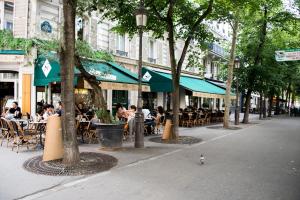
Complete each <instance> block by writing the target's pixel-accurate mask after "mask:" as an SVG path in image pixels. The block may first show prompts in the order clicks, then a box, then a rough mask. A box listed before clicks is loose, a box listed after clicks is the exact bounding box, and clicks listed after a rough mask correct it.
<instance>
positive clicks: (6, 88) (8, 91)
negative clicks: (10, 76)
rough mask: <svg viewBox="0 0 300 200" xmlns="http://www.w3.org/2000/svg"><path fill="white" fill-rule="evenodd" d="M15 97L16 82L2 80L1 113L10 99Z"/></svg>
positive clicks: (0, 92)
mask: <svg viewBox="0 0 300 200" xmlns="http://www.w3.org/2000/svg"><path fill="white" fill-rule="evenodd" d="M10 99H14V83H13V82H0V106H1V107H0V111H1V112H0V113H2V112H3V111H4V110H3V109H4V107H5V104H6V102H7V101H8V100H10Z"/></svg>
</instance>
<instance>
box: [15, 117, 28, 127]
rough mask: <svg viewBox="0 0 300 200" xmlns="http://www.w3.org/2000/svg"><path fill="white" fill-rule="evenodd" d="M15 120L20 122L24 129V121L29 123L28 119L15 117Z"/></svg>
mask: <svg viewBox="0 0 300 200" xmlns="http://www.w3.org/2000/svg"><path fill="white" fill-rule="evenodd" d="M14 121H16V122H18V123H19V124H20V126H21V128H22V129H23V127H24V122H26V123H27V124H28V119H14Z"/></svg>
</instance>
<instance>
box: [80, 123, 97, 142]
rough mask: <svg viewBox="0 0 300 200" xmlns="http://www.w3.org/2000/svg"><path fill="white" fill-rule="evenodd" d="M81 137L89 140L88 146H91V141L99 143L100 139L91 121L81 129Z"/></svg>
mask: <svg viewBox="0 0 300 200" xmlns="http://www.w3.org/2000/svg"><path fill="white" fill-rule="evenodd" d="M83 135H84V136H85V137H86V138H87V139H88V140H89V144H91V143H92V142H93V141H96V142H98V143H100V139H99V137H98V135H97V133H96V128H95V127H93V125H92V122H91V121H90V122H89V123H88V125H87V126H86V127H85V128H84V129H83Z"/></svg>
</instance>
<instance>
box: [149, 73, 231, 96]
mask: <svg viewBox="0 0 300 200" xmlns="http://www.w3.org/2000/svg"><path fill="white" fill-rule="evenodd" d="M143 76H144V77H148V80H149V85H150V88H151V91H153V92H171V91H173V86H172V75H171V74H169V73H164V72H158V71H154V70H149V69H146V68H143ZM180 86H181V87H183V88H184V89H186V90H190V91H192V92H193V96H197V97H205V98H224V96H225V93H226V90H224V89H222V88H220V87H218V86H216V85H213V84H211V83H209V82H207V81H206V80H203V79H200V78H195V77H190V76H184V75H182V76H181V77H180ZM232 98H235V97H234V95H232Z"/></svg>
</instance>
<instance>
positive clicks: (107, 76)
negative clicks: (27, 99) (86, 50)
mask: <svg viewBox="0 0 300 200" xmlns="http://www.w3.org/2000/svg"><path fill="white" fill-rule="evenodd" d="M82 65H83V66H84V68H85V70H86V71H87V72H88V73H90V74H91V75H94V76H96V78H97V80H99V81H101V87H102V89H112V90H137V88H138V87H137V85H138V76H137V74H135V73H132V72H131V71H130V70H128V69H125V68H124V67H122V66H120V65H118V64H116V63H113V62H106V61H94V60H88V59H82ZM34 70H35V71H34V85H35V86H46V85H48V84H49V83H52V82H60V81H61V78H60V63H59V59H58V57H57V55H56V54H55V53H49V54H48V55H40V56H38V58H37V60H36V64H35V69H34ZM74 73H75V75H79V74H80V71H79V70H77V69H76V68H75V70H74ZM77 79H78V77H77V76H75V80H74V82H75V83H74V84H76V83H77ZM83 87H84V88H87V89H91V87H90V86H89V85H88V83H87V82H86V81H84V84H83ZM142 89H143V91H150V88H149V86H148V84H147V83H145V80H143V86H142Z"/></svg>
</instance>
